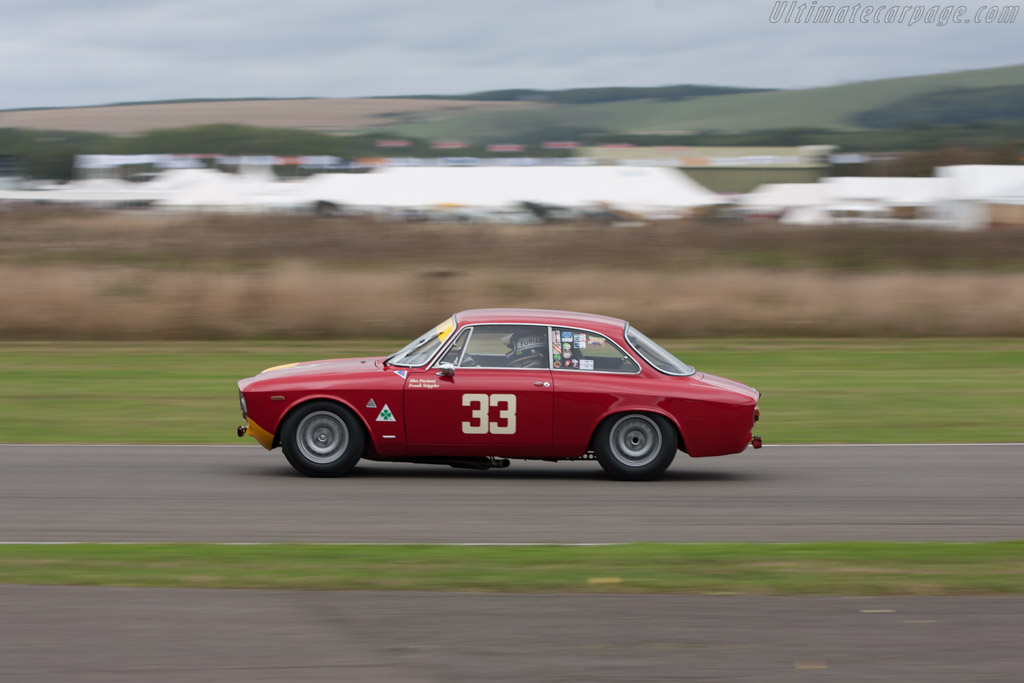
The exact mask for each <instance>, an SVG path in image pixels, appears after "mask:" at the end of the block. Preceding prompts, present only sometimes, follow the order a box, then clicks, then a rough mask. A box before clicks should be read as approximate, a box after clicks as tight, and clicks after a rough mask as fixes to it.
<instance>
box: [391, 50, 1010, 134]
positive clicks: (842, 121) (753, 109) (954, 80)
mask: <svg viewBox="0 0 1024 683" xmlns="http://www.w3.org/2000/svg"><path fill="white" fill-rule="evenodd" d="M1022 86H1024V65H1017V66H1009V67H1001V68H996V69H980V70H974V71H958V72H953V73H945V74H934V75H929V76H911V77H905V78H889V79H884V80H877V81H863V82H859V83H850V84H846V85H838V86H831V87H827V88H810V89H806V90H774V91H764V92H749V93H738V94H719V95H705V96H698V97H692V98H689V99H685V100H681V101H651V100H627V101H613V102H598V103H591V104H557V103H556V104H551V105H550V106H547V107H544V108H540V109H536V110H530V111H517V112H487V113H479V114H466V115H456V116H451V117H446V118H443V119H438V120H434V121H425V122H421V123H410V124H405V125H396V126H394V127H389V128H387V130H389V131H391V132H394V133H396V134H401V135H409V136H415V137H420V138H426V139H444V138H456V139H461V140H469V141H482V140H491V141H497V140H526V141H529V140H532V139H536V138H537V136H538V135H543V134H548V135H550V131H560V132H566V133H571V132H573V131H579V133H580V134H585V133H594V132H598V131H605V132H614V133H623V134H629V133H634V134H662V135H672V134H682V133H691V132H697V131H718V132H723V133H738V132H746V131H751V130H766V129H781V128H829V129H837V130H855V129H860V128H867V127H876V126H877V121H878V120H880V119H881V120H884V119H885V118H886V116H885V112H886V111H887V110H888V109H889V108H893V107H897V108H898V109H899V111H897V112H896V113H895V114H893V115H892V116H891V118H893V119H894V120H895V119H899V120H900V125H906V123H907V122H908V121H909V122H914V121H915V119H914V117H913V113H911V114H910V115H909V117H908V115H907V111H908V110H909V111H911V112H913V109H914V107H915V106H916V105H915V102H916V101H917V100H919V99H923V100H925V101H926V102H925V108H931V109H934V108H935V107H934V105H935V102H934V101H933V100H935V98H936V97H938V98H939V100H940V105H941V106H940V107H939V109H940V110H941V109H942V108H943V107H945V108H947V109H949V110H956V111H959V112H960V113H959V114H957V115H956V116H955V117H952V118H949V119H948V120H944V119H943V116H942V115H939V116H937V117H936V116H935V115H934V114H931V115H929V116H928V117H924V118H921V119H919V120H920V121H922V122H929V123H942V122H949V123H962V122H964V116H963V113H962V112H963V111H964V110H965V109H966V110H968V111H969V110H970V106H971V104H972V102H973V103H974V104H976V105H977V106H978V112H979V113H978V115H977V116H976V117H975V119H974V120H976V121H980V120H999V119H1007V118H1019V117H1017V116H1014V115H1012V114H1013V112H1014V111H1015V109H1014V108H1015V107H1018V108H1019V105H1017V104H1016V103H1015V100H1014V97H1013V95H1014V94H1015V93H1016V92H1019V90H1016V91H1015V92H1011V91H1014V90H1015V89H1017V88H1021V87H1022ZM988 89H1000V90H999V93H1000V95H1001V99H1002V101H1004V102H1005V103H1006V110H1008V111H1009V112H1010V114H1007V115H1003V113H1002V112H1003V111H1004V110H1000V111H997V112H995V113H993V112H992V111H991V108H990V107H982V106H981V103H982V100H983V98H982V94H984V91H986V90H988ZM1007 89H1009V90H1007ZM958 93H959V94H958ZM940 94H941V97H940V96H939V95H940ZM872 114H875V118H874V119H872V117H871V115H872ZM897 115H898V116H897ZM865 117H867V118H866V119H865ZM547 139H550V136H549V137H548V138H547Z"/></svg>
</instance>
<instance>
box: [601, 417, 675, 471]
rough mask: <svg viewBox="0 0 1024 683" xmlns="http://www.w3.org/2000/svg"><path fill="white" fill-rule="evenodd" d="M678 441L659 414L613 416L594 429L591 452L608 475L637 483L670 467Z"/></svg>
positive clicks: (673, 430) (669, 423)
mask: <svg viewBox="0 0 1024 683" xmlns="http://www.w3.org/2000/svg"><path fill="white" fill-rule="evenodd" d="M678 445H679V439H678V437H677V436H676V430H675V428H674V427H673V426H672V423H671V422H669V421H668V420H666V419H665V418H664V417H662V416H661V415H650V414H647V413H626V414H624V415H614V416H612V417H610V418H608V419H607V420H605V421H604V422H602V423H601V426H600V427H598V428H597V433H596V434H595V435H594V453H595V454H596V455H597V461H598V462H599V463H601V467H603V468H604V471H605V472H607V473H608V475H609V476H611V477H613V478H615V479H623V480H627V481H637V480H641V479H653V478H654V477H657V476H658V475H660V474H661V473H662V472H664V471H665V470H666V469H668V466H669V465H671V464H672V461H673V460H674V459H675V457H676V448H677V447H678Z"/></svg>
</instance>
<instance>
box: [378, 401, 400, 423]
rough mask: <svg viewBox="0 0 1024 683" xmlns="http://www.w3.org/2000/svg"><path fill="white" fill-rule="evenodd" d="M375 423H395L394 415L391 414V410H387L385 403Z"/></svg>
mask: <svg viewBox="0 0 1024 683" xmlns="http://www.w3.org/2000/svg"><path fill="white" fill-rule="evenodd" d="M377 422H396V420H395V414H394V413H392V412H391V408H388V404H387V403H385V404H384V407H383V408H381V409H380V414H379V415H377Z"/></svg>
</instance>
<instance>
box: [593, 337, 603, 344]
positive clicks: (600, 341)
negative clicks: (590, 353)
mask: <svg viewBox="0 0 1024 683" xmlns="http://www.w3.org/2000/svg"><path fill="white" fill-rule="evenodd" d="M589 341H590V345H591V346H604V337H590V338H589Z"/></svg>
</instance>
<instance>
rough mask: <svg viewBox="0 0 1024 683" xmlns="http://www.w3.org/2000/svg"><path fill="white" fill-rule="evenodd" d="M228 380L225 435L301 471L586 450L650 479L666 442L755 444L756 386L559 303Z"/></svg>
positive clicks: (668, 451)
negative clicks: (390, 346)
mask: <svg viewBox="0 0 1024 683" xmlns="http://www.w3.org/2000/svg"><path fill="white" fill-rule="evenodd" d="M238 390H239V399H240V402H241V407H242V417H243V418H244V419H245V424H244V425H242V426H240V427H239V428H238V436H239V437H241V436H244V435H245V434H249V435H250V436H252V437H254V438H255V439H256V440H257V441H258V442H259V443H260V444H261V445H262V446H263V447H264V448H266V449H268V450H270V449H273V448H275V447H277V446H280V447H281V449H282V450H283V451H284V455H285V457H286V458H287V459H288V462H289V463H291V465H292V466H293V467H294V468H295V469H296V470H298V471H299V472H301V473H303V474H307V475H310V476H321V477H322V476H339V475H343V474H346V473H348V472H349V471H351V470H352V468H353V467H355V465H356V463H357V462H358V461H359V459H360V458H366V459H368V460H383V461H392V462H396V461H397V462H417V463H435V464H444V465H451V466H453V467H470V468H475V469H487V468H489V467H507V466H508V458H522V459H531V460H549V461H550V460H582V459H593V458H596V459H597V461H598V462H599V463H600V464H601V466H602V467H603V468H604V469H605V471H606V472H607V473H608V474H609V475H610V476H612V477H614V478H616V479H651V478H654V477H657V476H658V475H660V474H661V473H662V472H664V471H665V469H666V468H667V467H668V466H669V465H670V464H671V463H672V460H673V458H675V455H676V451H677V450H682V451H685V452H686V453H688V454H689V455H690V456H691V457H694V458H703V457H706V456H711V455H726V454H728V453H738V452H740V451H742V450H744V449H745V448H746V447H747V445H748V444H751V445H753V446H754V448H759V447H760V446H761V439H760V437H756V436H753V435H752V434H751V430H752V429H753V426H754V423H755V422H757V420H758V417H759V412H760V411H759V409H758V398H759V397H760V395H761V394H760V393H759V392H758V391H756V390H755V389H752V388H750V387H748V386H746V385H744V384H740V383H739V382H734V381H732V380H729V379H724V378H722V377H715V376H713V375H708V374H704V373H701V372H697V371H696V370H694V369H693V368H691V367H690V366H688V365H686V364H685V363H683V362H681V361H680V360H679V359H678V358H676V357H675V356H673V355H672V354H671V353H669V352H667V351H665V350H664V349H663V348H661V347H660V346H658V345H657V344H656V343H654V342H653V341H651V340H650V339H649V338H647V337H646V336H644V335H643V334H641V332H640V331H639V330H637V329H635V328H633V327H630V325H629V324H628V323H626V322H625V321H623V320H618V319H616V318H608V317H605V316H599V315H588V314H584V313H570V312H567V311H541V310H530V309H483V310H474V311H464V312H462V313H457V314H456V315H454V316H452V317H451V318H449V319H447V320H445V321H444V322H442V323H441V324H440V325H438V326H437V327H435V328H433V329H431V330H430V331H429V332H427V333H426V334H424V335H423V336H422V337H420V338H418V339H416V340H415V341H413V342H412V343H410V344H409V345H407V346H405V347H404V348H402V349H401V350H399V351H396V352H395V353H393V354H391V355H390V356H387V357H386V358H351V359H342V360H322V361H310V362H305V363H292V364H290V365H281V366H277V367H273V368H269V369H267V370H264V371H263V372H261V373H260V374H258V375H256V376H255V377H250V378H248V379H243V380H241V381H240V382H239V383H238Z"/></svg>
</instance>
